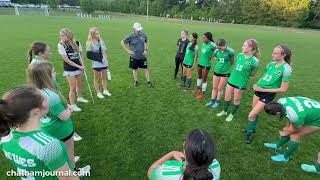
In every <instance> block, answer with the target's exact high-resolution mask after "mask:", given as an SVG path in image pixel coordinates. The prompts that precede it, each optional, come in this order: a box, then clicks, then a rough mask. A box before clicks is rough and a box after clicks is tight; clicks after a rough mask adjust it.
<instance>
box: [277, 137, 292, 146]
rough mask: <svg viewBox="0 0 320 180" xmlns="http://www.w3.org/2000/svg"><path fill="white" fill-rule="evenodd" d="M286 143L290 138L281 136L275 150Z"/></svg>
mask: <svg viewBox="0 0 320 180" xmlns="http://www.w3.org/2000/svg"><path fill="white" fill-rule="evenodd" d="M288 141H290V136H281V137H280V139H279V141H278V143H277V148H279V147H281V146H282V145H284V144H285V143H287V142H288Z"/></svg>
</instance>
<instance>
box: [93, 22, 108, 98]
mask: <svg viewBox="0 0 320 180" xmlns="http://www.w3.org/2000/svg"><path fill="white" fill-rule="evenodd" d="M87 50H88V51H93V52H101V53H102V56H103V58H102V62H98V61H92V69H93V76H94V88H95V89H96V92H97V97H98V98H100V99H103V98H104V96H103V95H105V96H111V93H110V92H109V91H108V89H107V69H108V67H109V64H108V59H107V53H106V50H107V47H106V44H105V43H104V41H103V40H102V38H101V36H100V32H99V29H98V28H97V27H92V28H90V30H89V34H88V40H87ZM100 79H101V82H102V88H103V92H102V93H101V91H100V88H99V80H100Z"/></svg>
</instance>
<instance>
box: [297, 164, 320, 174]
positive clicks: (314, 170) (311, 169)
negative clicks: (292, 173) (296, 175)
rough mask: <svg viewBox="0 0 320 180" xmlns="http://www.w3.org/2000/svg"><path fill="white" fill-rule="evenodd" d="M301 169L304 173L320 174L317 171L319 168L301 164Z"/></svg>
mask: <svg viewBox="0 0 320 180" xmlns="http://www.w3.org/2000/svg"><path fill="white" fill-rule="evenodd" d="M301 169H302V171H304V172H307V173H315V174H320V172H318V171H317V168H316V166H314V165H309V164H301Z"/></svg>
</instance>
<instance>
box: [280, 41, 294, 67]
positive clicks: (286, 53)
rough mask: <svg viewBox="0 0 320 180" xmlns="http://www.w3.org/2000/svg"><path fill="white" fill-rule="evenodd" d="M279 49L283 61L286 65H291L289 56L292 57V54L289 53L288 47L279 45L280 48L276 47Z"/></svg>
mask: <svg viewBox="0 0 320 180" xmlns="http://www.w3.org/2000/svg"><path fill="white" fill-rule="evenodd" d="M278 47H279V48H280V49H282V53H281V54H282V55H285V56H284V60H285V61H286V62H287V63H288V64H290V65H291V62H292V60H291V55H292V53H291V49H290V48H289V47H288V46H286V45H280V46H278Z"/></svg>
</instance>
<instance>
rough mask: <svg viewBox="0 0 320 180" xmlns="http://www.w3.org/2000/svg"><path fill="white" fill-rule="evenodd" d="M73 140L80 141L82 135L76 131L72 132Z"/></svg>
mask: <svg viewBox="0 0 320 180" xmlns="http://www.w3.org/2000/svg"><path fill="white" fill-rule="evenodd" d="M73 140H74V141H81V140H82V137H81V136H79V134H77V133H76V132H74V134H73Z"/></svg>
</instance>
